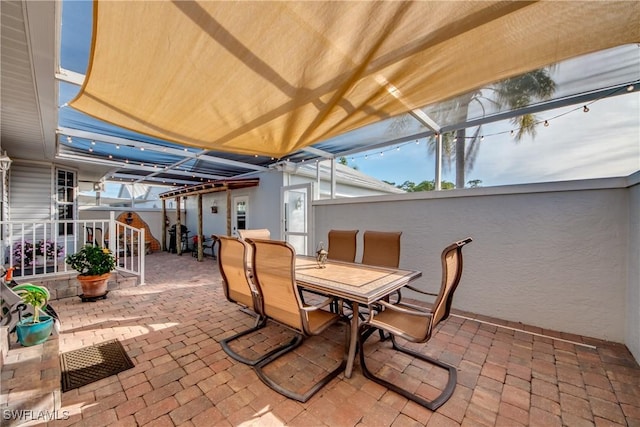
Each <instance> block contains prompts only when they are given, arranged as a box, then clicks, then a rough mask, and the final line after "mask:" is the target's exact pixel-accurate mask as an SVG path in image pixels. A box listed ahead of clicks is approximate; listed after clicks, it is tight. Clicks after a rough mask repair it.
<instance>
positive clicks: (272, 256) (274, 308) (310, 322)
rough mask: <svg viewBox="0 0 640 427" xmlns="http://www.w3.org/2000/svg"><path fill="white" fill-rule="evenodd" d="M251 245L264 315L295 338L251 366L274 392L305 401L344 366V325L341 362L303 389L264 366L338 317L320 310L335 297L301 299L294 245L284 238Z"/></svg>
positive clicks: (337, 319) (256, 242) (257, 241)
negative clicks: (277, 377) (314, 302)
mask: <svg viewBox="0 0 640 427" xmlns="http://www.w3.org/2000/svg"><path fill="white" fill-rule="evenodd" d="M249 243H250V244H251V246H252V247H253V266H254V277H255V285H256V287H257V288H258V290H259V293H260V295H262V304H263V305H262V307H263V313H264V315H265V316H266V317H267V318H268V319H269V320H273V321H274V322H277V323H279V324H280V325H282V326H285V327H287V328H289V329H292V330H293V331H294V332H296V338H297V339H296V341H295V342H292V344H291V345H290V346H289V347H288V348H285V349H283V350H282V351H280V352H278V353H276V354H273V355H271V356H270V357H268V358H266V359H263V360H262V361H261V362H259V363H257V364H256V365H255V366H254V370H255V371H256V374H257V375H258V377H259V378H260V379H261V380H262V382H264V383H265V384H266V385H267V386H268V387H270V388H271V389H273V390H275V391H276V392H278V393H280V394H282V395H284V396H286V397H288V398H290V399H294V400H297V401H299V402H306V401H307V400H309V398H311V396H313V395H314V394H315V393H316V392H317V391H318V390H320V389H321V388H322V387H324V386H325V385H326V384H328V383H329V382H330V381H331V380H332V379H333V378H335V377H336V376H337V375H338V374H339V373H340V372H341V371H342V370H344V368H345V366H346V349H347V345H346V343H347V342H348V334H349V332H348V331H349V328H346V340H345V357H343V359H342V362H341V363H340V364H339V365H338V366H337V367H336V368H334V369H333V370H332V371H330V372H328V373H327V374H326V375H325V376H324V377H323V378H321V379H320V380H319V381H318V382H317V383H315V384H314V385H313V386H311V387H310V388H309V389H308V390H307V391H306V392H297V391H293V390H289V389H287V388H285V387H283V386H282V385H280V384H278V383H276V382H275V381H274V380H273V379H272V378H270V377H269V376H268V375H267V374H266V373H265V371H264V368H265V367H266V366H267V365H269V364H270V363H271V362H274V361H275V360H277V359H278V358H279V357H280V356H282V355H284V354H286V353H288V352H290V351H292V350H294V349H295V348H296V347H298V346H299V345H301V344H302V341H303V340H304V339H305V338H308V337H310V336H312V335H318V334H320V333H322V332H323V331H324V330H326V329H327V328H328V327H330V326H331V325H333V324H335V323H336V322H338V321H339V320H341V319H342V317H341V316H340V315H339V314H336V313H331V312H329V311H326V310H322V308H323V307H326V306H328V305H329V304H330V303H331V302H332V301H334V300H335V298H327V299H326V300H324V301H323V302H321V303H320V304H318V305H308V304H305V303H303V302H302V300H301V298H300V294H299V292H298V285H297V283H296V279H295V257H296V254H295V249H294V248H293V247H292V246H291V245H290V244H288V243H287V242H282V241H275V240H259V239H255V240H254V239H249Z"/></svg>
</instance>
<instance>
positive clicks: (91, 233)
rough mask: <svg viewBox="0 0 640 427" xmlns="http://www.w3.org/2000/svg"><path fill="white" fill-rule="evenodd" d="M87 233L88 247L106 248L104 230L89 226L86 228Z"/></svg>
mask: <svg viewBox="0 0 640 427" xmlns="http://www.w3.org/2000/svg"><path fill="white" fill-rule="evenodd" d="M85 231H86V235H87V237H86V239H85V244H87V245H96V246H100V247H104V246H105V245H104V244H103V236H102V228H100V227H95V229H94V227H89V226H87V227H86V228H85Z"/></svg>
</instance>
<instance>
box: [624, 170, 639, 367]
mask: <svg viewBox="0 0 640 427" xmlns="http://www.w3.org/2000/svg"><path fill="white" fill-rule="evenodd" d="M632 181H633V185H632V186H631V187H630V188H629V287H628V290H627V310H626V311H627V331H626V344H627V347H628V348H629V350H631V353H633V356H634V357H635V358H636V360H638V361H640V172H638V173H636V174H635V175H634V176H633V177H632Z"/></svg>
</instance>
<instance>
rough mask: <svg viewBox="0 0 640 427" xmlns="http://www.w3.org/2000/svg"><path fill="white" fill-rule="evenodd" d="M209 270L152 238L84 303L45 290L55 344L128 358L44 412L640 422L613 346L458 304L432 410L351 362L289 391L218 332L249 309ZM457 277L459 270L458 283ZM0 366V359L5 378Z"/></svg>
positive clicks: (627, 367)
mask: <svg viewBox="0 0 640 427" xmlns="http://www.w3.org/2000/svg"><path fill="white" fill-rule="evenodd" d="M220 280H221V279H220V275H219V273H218V268H217V264H215V263H214V262H213V261H212V260H211V258H205V260H204V262H197V261H196V259H195V258H192V257H190V256H182V257H180V256H176V255H174V254H168V253H165V252H160V253H154V254H152V255H150V256H148V257H147V284H146V285H143V286H139V287H135V288H128V289H122V290H116V291H113V292H111V293H110V294H109V298H108V299H107V300H103V301H99V302H96V303H82V302H80V300H79V299H78V298H66V299H62V300H58V301H55V302H54V306H55V308H56V310H57V311H58V313H59V314H60V316H61V322H62V329H61V332H60V337H59V345H60V351H61V352H65V351H69V350H73V349H77V348H80V347H83V346H88V345H91V344H94V343H99V342H103V341H106V340H110V339H115V338H117V339H119V340H121V342H122V343H123V345H124V347H125V349H126V350H127V351H128V354H129V356H131V358H132V359H133V360H134V362H135V364H136V367H135V368H133V369H130V370H128V371H124V372H122V373H120V374H119V375H117V376H112V377H109V378H107V379H104V380H101V381H99V382H96V383H93V384H90V385H87V386H84V387H82V388H80V389H75V390H71V391H69V392H67V393H63V394H62V399H61V400H62V405H61V408H60V413H61V414H67V412H62V411H69V412H68V415H69V418H68V419H67V420H59V421H55V422H50V423H49V424H50V425H56V426H61V425H83V426H84V425H87V426H89V425H90V426H102V425H109V426H113V425H122V426H129V425H132V426H133V425H141V426H142V425H154V426H164V425H167V426H172V425H195V426H211V425H274V426H275V425H299V426H316V425H318V426H322V425H329V426H355V425H361V426H367V425H377V426H390V425H394V426H400V425H401V426H405V425H416V426H417V425H428V426H443V425H444V426H448V425H509V426H516V425H532V426H533V425H543V426H553V425H558V426H560V425H621V426H625V425H626V426H640V367H638V365H637V363H636V362H635V361H634V359H633V357H632V356H631V355H630V353H629V351H628V350H627V349H626V348H625V347H624V346H622V345H619V344H612V343H607V342H603V341H599V340H593V339H589V338H583V337H579V336H574V335H571V336H569V335H567V334H560V333H554V332H552V331H546V330H541V329H538V328H531V327H524V330H526V331H527V332H525V331H524V330H522V329H523V328H522V326H521V325H518V324H507V322H502V321H500V320H497V319H489V318H482V319H481V320H483V322H482V323H481V322H478V321H476V320H471V318H472V317H474V316H473V315H472V314H469V313H460V312H456V314H458V315H461V316H462V317H459V316H452V317H450V318H449V319H448V320H447V321H445V322H444V323H443V324H442V326H441V327H440V328H439V330H438V331H437V332H436V333H435V335H434V337H433V338H432V339H431V341H430V342H429V343H428V344H427V346H426V351H427V352H428V353H429V354H431V355H434V356H436V357H438V358H441V359H443V360H445V361H447V362H448V363H451V364H453V365H455V366H457V367H458V369H459V370H458V385H457V387H456V390H455V392H454V395H453V397H452V398H451V399H450V400H449V401H448V402H447V403H446V404H445V405H444V406H442V407H441V408H440V409H439V410H438V411H437V412H431V411H429V410H427V409H425V408H423V407H421V406H418V405H415V404H413V403H412V402H408V401H407V400H406V399H404V398H402V397H401V396H399V395H397V394H395V393H393V392H390V391H387V390H386V389H385V388H383V387H381V386H379V385H377V384H375V383H373V382H371V381H369V380H367V379H365V378H364V377H363V376H362V374H361V372H360V370H359V366H358V365H356V368H355V370H354V374H353V376H352V378H350V379H345V378H344V376H343V375H339V376H338V377H337V378H336V379H334V380H333V381H332V382H331V383H330V384H329V385H328V386H327V387H325V388H324V389H322V390H321V391H320V392H318V393H317V394H316V395H315V396H314V397H312V398H311V399H310V400H309V401H308V402H307V403H305V404H300V403H298V402H295V401H292V400H288V399H286V398H284V397H283V396H280V395H279V394H277V393H275V392H273V391H272V390H270V389H269V388H268V387H267V386H265V385H264V384H263V383H262V382H261V381H260V380H259V379H258V377H257V376H256V375H255V374H254V373H253V372H252V370H251V368H249V367H247V366H245V365H242V364H240V363H237V362H234V361H233V360H232V359H230V358H229V357H228V356H227V355H226V354H225V353H224V352H223V351H222V349H221V347H220V345H219V344H218V340H219V339H220V338H222V337H225V336H229V335H231V334H232V333H233V332H234V331H235V330H236V329H238V330H239V329H240V328H241V327H244V326H246V325H249V324H251V323H252V318H251V317H249V316H248V315H246V314H245V313H243V312H241V311H239V310H238V308H237V306H236V305H234V304H231V303H229V302H227V301H226V299H225V298H224V295H223V292H222V288H221V285H220ZM464 282H465V277H464V275H463V278H462V283H461V284H460V287H461V288H464V286H465V283H464ZM455 305H456V304H455V298H454V308H455ZM496 324H503V325H504V326H506V327H497V326H496ZM262 334H263V336H261V337H260V336H258V337H256V338H254V339H253V345H256V346H257V347H260V346H262V347H264V346H265V345H266V343H270V344H272V343H273V342H275V341H277V340H278V339H286V337H285V336H287V332H286V331H284V330H282V329H279V328H278V327H276V326H274V325H272V324H270V325H269V326H268V327H267V328H266V329H264V330H263V332H262ZM542 335H549V336H555V337H557V338H558V339H552V338H550V337H543V336H542ZM578 343H584V344H587V346H583V345H581V344H578ZM591 346H595V347H596V348H595V349H594V348H593V347H591ZM367 347H368V348H367V349H366V351H375V352H376V354H374V355H372V359H375V360H376V361H379V362H380V364H382V362H384V363H385V364H387V365H388V366H393V367H394V368H396V369H404V372H405V373H406V374H408V375H409V378H405V377H403V380H404V381H407V385H409V386H410V387H413V388H414V389H415V390H416V393H421V394H425V395H427V396H428V395H429V393H430V392H431V390H430V388H431V387H432V386H436V387H437V386H438V375H436V374H434V373H426V372H425V371H424V370H423V366H421V365H420V364H417V363H416V364H412V363H410V362H411V361H410V360H408V359H407V358H406V357H404V356H403V357H400V356H399V355H395V354H394V352H392V351H391V350H389V348H390V346H389V345H384V346H379V345H378V343H377V341H376V340H375V339H372V340H370V341H369V342H368V345H367ZM374 348H375V350H373V349H374ZM259 351H262V350H259ZM341 351H342V334H341V332H340V331H336V330H330V331H328V333H325V334H324V335H323V336H320V337H317V338H311V339H309V340H307V341H305V343H304V344H303V346H302V347H300V348H299V349H298V350H297V352H296V354H293V355H291V357H289V356H287V357H288V359H286V362H287V363H288V364H289V367H288V369H287V372H292V371H294V370H295V371H298V370H299V367H300V366H309V365H308V364H307V363H308V362H304V363H305V364H304V365H300V363H299V362H300V360H298V359H299V358H307V357H309V355H317V353H323V354H324V356H325V357H323V358H322V361H323V363H319V365H323V366H324V365H325V364H326V365H330V364H331V363H333V362H332V361H331V359H332V358H333V359H334V360H337V358H339V357H341V354H342V353H341ZM312 358H313V357H312ZM315 360H316V361H317V360H318V358H317V356H316V357H315ZM325 362H326V363H325ZM372 365H374V364H373V363H372ZM374 367H375V366H374ZM279 368H282V367H279ZM5 369H6V368H5ZM318 369H320V368H318ZM298 374H299V375H296V376H294V378H293V379H290V380H291V381H296V377H301V378H300V379H301V380H302V381H304V378H303V377H304V376H305V374H306V375H308V374H309V370H304V371H298ZM8 375H9V374H7V373H6V372H3V381H4V380H7V379H9V378H10V377H8ZM420 379H422V380H423V381H425V382H424V383H423V382H421V381H420Z"/></svg>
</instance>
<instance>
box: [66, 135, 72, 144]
mask: <svg viewBox="0 0 640 427" xmlns="http://www.w3.org/2000/svg"><path fill="white" fill-rule="evenodd" d="M67 142H68V143H69V144H71V143H73V140H72V139H71V137H70V136H69V135H67Z"/></svg>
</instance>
